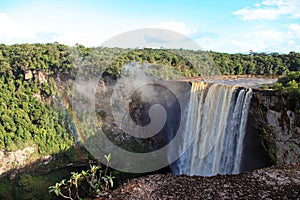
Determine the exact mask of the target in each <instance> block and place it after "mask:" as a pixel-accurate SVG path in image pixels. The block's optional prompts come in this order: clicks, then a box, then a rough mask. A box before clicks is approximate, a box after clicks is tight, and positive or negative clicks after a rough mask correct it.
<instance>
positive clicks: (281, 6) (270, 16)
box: [233, 0, 300, 20]
mask: <svg viewBox="0 0 300 200" xmlns="http://www.w3.org/2000/svg"><path fill="white" fill-rule="evenodd" d="M299 10H300V1H299V0H263V1H262V2H261V3H257V4H255V5H254V8H251V7H245V8H242V9H240V10H237V11H235V12H233V14H234V15H238V16H241V18H242V19H243V20H276V19H278V18H279V17H281V16H284V15H286V16H288V17H291V18H300V12H299Z"/></svg>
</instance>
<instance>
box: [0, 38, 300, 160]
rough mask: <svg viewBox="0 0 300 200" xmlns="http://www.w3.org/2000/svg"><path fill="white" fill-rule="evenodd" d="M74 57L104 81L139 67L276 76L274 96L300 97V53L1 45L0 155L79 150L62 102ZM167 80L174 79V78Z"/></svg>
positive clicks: (73, 71) (74, 68)
mask: <svg viewBox="0 0 300 200" xmlns="http://www.w3.org/2000/svg"><path fill="white" fill-rule="evenodd" d="M74 55H76V56H77V57H81V58H83V59H85V58H90V55H93V61H95V62H96V63H97V61H101V63H102V64H103V62H104V63H106V65H105V67H104V68H103V69H102V68H101V71H100V72H95V71H93V70H96V71H97V70H99V68H93V67H91V68H87V70H86V71H85V73H87V74H90V73H101V74H102V77H104V75H105V76H109V77H113V79H117V78H119V77H120V76H122V70H123V68H122V67H123V66H124V65H125V64H128V63H134V62H136V63H146V64H149V65H151V66H153V67H154V68H155V69H156V72H155V73H157V74H164V72H166V73H168V72H169V71H170V70H169V69H172V70H173V71H176V72H178V73H179V75H180V76H181V77H196V76H201V75H211V74H213V75H215V74H223V75H231V74H235V75H241V74H252V75H276V76H277V75H278V76H280V77H281V78H280V79H279V81H278V82H277V83H276V84H275V85H274V89H275V90H278V91H280V92H292V93H293V94H298V95H299V94H300V72H299V71H300V53H297V52H290V53H288V54H281V53H255V52H252V51H251V52H249V53H248V54H228V53H218V52H212V51H192V50H184V49H176V50H175V49H173V50H168V49H151V48H146V49H120V48H104V47H100V48H88V47H84V46H82V45H79V44H77V45H76V46H74V47H69V46H66V45H62V44H58V43H53V44H52V43H51V44H20V45H19V44H16V45H4V44H0V150H5V151H16V150H18V149H23V148H25V147H28V146H32V145H33V144H36V145H37V148H38V153H37V155H36V156H37V157H41V156H45V155H49V154H57V153H59V152H63V151H67V150H69V149H70V148H72V147H74V146H75V139H74V136H73V134H72V130H71V129H72V127H71V125H70V124H69V123H68V119H67V118H68V117H70V116H67V115H68V113H67V112H66V109H65V108H64V107H62V105H61V103H60V100H59V98H60V97H61V96H63V95H61V93H64V92H66V91H68V92H66V93H67V94H68V97H67V98H71V95H72V94H71V93H72V89H71V86H68V87H67V88H64V91H61V90H60V89H59V88H60V87H61V85H59V84H58V81H57V79H58V77H60V75H62V74H64V75H67V77H68V79H70V80H74V79H75V77H76V73H77V71H78V67H77V66H76V65H74V63H75V62H76V60H75V59H74ZM78 55H79V56H78ZM94 58H96V59H94ZM92 64H93V63H92ZM212 65H213V66H214V67H215V68H214V69H213V70H212V69H210V67H211V66H212ZM172 70H171V71H172ZM164 76H165V77H168V78H172V75H170V74H164ZM64 100H65V99H64ZM71 117H72V116H71ZM72 153H73V152H71V153H69V154H72ZM68 156H69V157H70V158H71V157H72V155H68Z"/></svg>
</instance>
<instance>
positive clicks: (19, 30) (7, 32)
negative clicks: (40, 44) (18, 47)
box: [0, 13, 36, 43]
mask: <svg viewBox="0 0 300 200" xmlns="http://www.w3.org/2000/svg"><path fill="white" fill-rule="evenodd" d="M35 37H36V33H35V32H34V31H33V29H28V28H26V27H24V26H23V25H22V24H18V23H17V22H15V21H14V20H13V19H11V18H10V17H9V16H8V15H7V14H6V13H0V38H1V41H0V42H4V43H5V42H8V43H11V42H12V40H14V41H15V42H14V43H17V42H18V41H22V39H25V38H26V39H30V38H31V39H32V38H35Z"/></svg>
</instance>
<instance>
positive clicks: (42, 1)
mask: <svg viewBox="0 0 300 200" xmlns="http://www.w3.org/2000/svg"><path fill="white" fill-rule="evenodd" d="M140 28H164V29H168V30H172V31H176V32H178V33H181V34H184V35H186V36H187V37H189V38H190V39H192V40H194V41H195V42H197V44H199V45H200V46H201V48H202V49H204V50H212V51H217V52H228V53H247V52H249V51H250V50H252V51H255V52H267V53H269V52H278V53H288V52H290V51H295V52H300V0H185V1H183V0H181V1H175V0H0V43H4V44H16V43H17V44H21V43H53V42H59V43H62V44H66V45H70V46H73V45H75V44H76V43H79V44H82V45H84V46H88V47H96V46H100V45H101V43H103V42H104V41H106V40H108V39H109V38H111V37H113V36H115V35H118V34H121V33H123V32H126V31H131V30H134V29H140Z"/></svg>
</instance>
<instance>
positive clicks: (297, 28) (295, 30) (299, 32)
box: [288, 23, 300, 38]
mask: <svg viewBox="0 0 300 200" xmlns="http://www.w3.org/2000/svg"><path fill="white" fill-rule="evenodd" d="M288 28H289V29H290V31H291V32H292V34H293V36H294V37H297V38H300V25H299V24H295V23H294V24H289V25H288Z"/></svg>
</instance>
